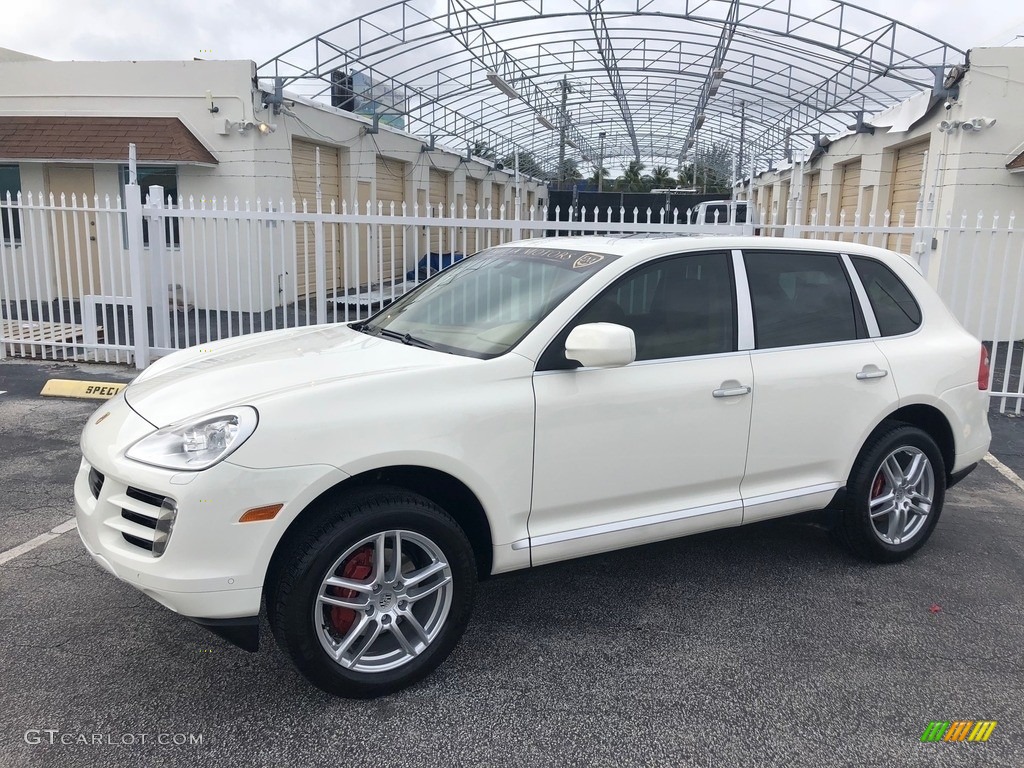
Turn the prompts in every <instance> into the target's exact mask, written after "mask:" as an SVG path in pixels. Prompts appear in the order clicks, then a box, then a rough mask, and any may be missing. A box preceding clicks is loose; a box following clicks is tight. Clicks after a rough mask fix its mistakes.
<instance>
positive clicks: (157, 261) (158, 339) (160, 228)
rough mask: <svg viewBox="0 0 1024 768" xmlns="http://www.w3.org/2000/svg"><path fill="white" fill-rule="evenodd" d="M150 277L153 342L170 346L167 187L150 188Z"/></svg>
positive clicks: (159, 346)
mask: <svg viewBox="0 0 1024 768" xmlns="http://www.w3.org/2000/svg"><path fill="white" fill-rule="evenodd" d="M148 203H149V205H148V210H149V211H150V216H149V262H150V269H149V280H150V296H149V298H150V300H151V301H152V306H153V346H154V347H156V348H157V349H170V348H171V347H173V346H175V345H174V344H171V318H170V314H169V313H168V311H167V309H168V301H167V297H168V293H167V292H168V289H169V286H168V284H167V256H166V250H167V249H166V247H165V243H164V237H165V236H166V232H167V217H166V215H165V214H164V213H163V209H164V188H163V187H161V186H152V187H150V188H149V200H148Z"/></svg>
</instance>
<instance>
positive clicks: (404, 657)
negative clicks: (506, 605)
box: [267, 488, 476, 698]
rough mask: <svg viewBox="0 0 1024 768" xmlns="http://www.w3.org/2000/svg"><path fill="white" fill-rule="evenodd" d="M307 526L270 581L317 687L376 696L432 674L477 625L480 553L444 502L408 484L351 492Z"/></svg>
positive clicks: (274, 609) (279, 634)
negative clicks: (473, 620)
mask: <svg viewBox="0 0 1024 768" xmlns="http://www.w3.org/2000/svg"><path fill="white" fill-rule="evenodd" d="M323 512H325V513H326V514H319V515H317V516H316V517H315V518H314V522H312V523H310V524H307V526H306V528H305V529H304V530H300V533H299V535H298V536H296V537H294V538H293V539H292V540H291V544H290V546H289V547H288V550H287V551H286V552H283V553H282V556H281V564H280V567H279V568H278V569H277V573H276V574H275V577H274V578H273V581H272V583H271V584H270V585H269V590H268V597H267V602H268V614H269V617H270V622H271V628H272V629H273V632H274V636H275V638H276V639H277V641H278V644H279V645H280V646H281V647H282V648H283V649H284V651H285V652H286V653H287V654H288V655H289V656H290V657H291V659H292V661H293V662H294V664H295V665H296V666H297V667H298V669H299V670H300V671H301V672H302V673H303V675H305V676H306V678H307V679H309V680H310V681H311V682H312V683H313V684H314V685H316V686H318V687H320V688H322V689H323V690H325V691H328V692H329V693H333V694H336V695H339V696H346V697H352V698H371V697H375V696H381V695H384V694H387V693H391V692H393V691H397V690H399V689H401V688H404V687H406V686H408V685H411V684H413V683H415V682H416V681H418V680H420V679H422V678H423V677H425V676H426V675H427V674H429V673H430V672H431V671H433V670H434V669H435V668H436V667H437V666H438V665H440V664H441V662H442V661H444V659H445V658H446V657H447V656H448V654H449V653H451V651H452V649H453V648H454V647H455V644H456V643H457V642H458V640H459V638H460V637H461V636H462V633H463V632H464V631H465V628H466V624H467V623H468V621H469V616H470V611H471V608H472V603H473V593H474V589H475V584H476V566H475V563H474V559H473V550H472V547H471V545H470V543H469V541H468V540H467V539H466V536H465V534H464V533H463V531H462V529H461V528H460V527H459V526H458V524H457V523H456V522H455V521H454V520H452V518H451V517H449V516H448V515H447V514H446V513H445V512H444V511H443V510H441V509H440V508H439V507H438V506H437V505H435V504H433V503H431V502H430V501H428V500H427V499H425V498H423V497H421V496H418V495H416V494H412V493H408V492H406V491H403V490H399V489H386V488H380V489H372V490H368V491H363V492H360V493H359V494H357V495H356V496H350V497H347V498H342V499H340V500H339V501H337V502H333V503H332V504H331V507H330V508H328V509H326V510H323Z"/></svg>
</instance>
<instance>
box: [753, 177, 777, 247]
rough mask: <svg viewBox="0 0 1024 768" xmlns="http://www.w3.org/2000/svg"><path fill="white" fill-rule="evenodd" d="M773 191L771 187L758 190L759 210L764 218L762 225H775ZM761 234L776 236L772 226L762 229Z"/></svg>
mask: <svg viewBox="0 0 1024 768" xmlns="http://www.w3.org/2000/svg"><path fill="white" fill-rule="evenodd" d="M773 191H774V188H773V187H770V186H768V187H761V188H760V189H759V190H758V193H757V194H758V198H759V199H758V206H757V207H758V209H759V213H761V215H762V216H763V217H764V219H763V221H762V222H761V223H762V224H766V225H770V224H774V223H775V213H774V211H773V210H772V192H773ZM761 233H762V234H764V235H772V234H774V232H773V231H772V229H771V227H770V226H765V227H762V229H761Z"/></svg>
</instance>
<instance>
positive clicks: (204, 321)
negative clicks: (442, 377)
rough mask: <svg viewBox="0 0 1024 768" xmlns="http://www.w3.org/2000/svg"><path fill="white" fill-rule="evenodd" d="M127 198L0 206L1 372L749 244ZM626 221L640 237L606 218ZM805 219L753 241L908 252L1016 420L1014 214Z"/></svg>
mask: <svg viewBox="0 0 1024 768" xmlns="http://www.w3.org/2000/svg"><path fill="white" fill-rule="evenodd" d="M125 189H126V197H125V200H123V201H122V200H121V199H119V198H118V199H114V200H111V199H110V198H103V199H99V198H98V197H94V198H91V199H88V200H83V199H78V198H74V197H72V198H71V199H70V200H68V199H65V198H61V199H58V200H55V199H53V198H52V196H51V197H47V198H44V197H43V196H42V195H33V194H26V195H24V196H18V197H17V198H13V199H7V200H2V201H0V216H2V217H3V219H4V227H3V231H2V236H0V314H2V319H0V357H2V356H4V355H16V356H26V357H28V356H30V357H41V358H51V359H69V360H83V361H103V362H119V363H134V364H135V365H136V366H137V367H139V368H143V367H145V366H146V365H148V363H149V361H150V359H151V358H152V357H154V356H160V355H163V354H166V353H168V352H170V351H172V350H174V349H181V348H184V347H187V346H192V345H194V344H198V343H203V342H205V341H208V340H216V339H221V338H228V337H233V336H238V335H241V334H246V333H250V332H254V331H260V330H272V329H277V328H283V327H295V326H303V325H310V324H314V323H321V322H328V323H329V322H345V321H351V320H355V319H359V318H363V317H367V316H368V315H369V314H371V313H373V312H375V311H377V310H378V309H379V308H380V307H382V306H383V305H384V304H386V303H387V302H390V301H392V300H394V299H395V298H397V297H398V296H400V295H402V294H403V293H404V292H405V291H407V290H409V289H410V288H413V287H415V286H416V285H418V284H419V283H420V282H421V281H422V280H424V279H426V278H427V277H429V276H430V275H431V274H433V273H434V272H436V271H437V270H438V269H439V268H442V267H443V266H447V265H448V264H450V263H452V262H454V261H455V260H457V259H459V258H461V257H462V255H468V254H470V253H473V252H475V251H477V250H480V249H482V248H486V247H488V246H490V245H494V244H497V243H503V242H508V241H510V240H520V239H523V238H529V237H548V236H553V235H579V234H634V233H655V234H710V233H716V234H726V233H733V234H754V233H755V227H754V225H752V224H739V225H729V224H694V223H689V222H691V221H692V220H693V212H692V211H678V210H675V211H663V210H647V211H642V212H641V211H623V210H619V211H599V210H580V211H575V212H573V213H572V216H571V219H572V220H570V221H547V217H548V211H547V210H546V209H531V210H529V211H524V210H523V209H522V207H521V206H520V204H519V201H516V204H515V205H513V206H510V207H509V209H506V208H504V207H502V208H501V209H499V211H498V215H497V217H495V218H492V217H491V216H490V212H489V211H486V210H484V211H481V210H480V209H479V208H475V209H473V210H469V209H466V208H463V210H461V211H457V210H455V208H454V206H451V207H449V208H448V209H447V210H438V209H437V208H436V207H428V208H426V209H420V208H419V207H417V206H411V207H406V206H401V207H396V206H394V205H387V206H385V205H384V204H381V203H378V204H376V205H372V206H371V205H367V206H365V207H362V208H360V207H358V206H354V205H351V204H349V203H347V202H342V203H341V204H340V206H338V205H337V204H336V203H334V202H330V201H311V202H295V201H283V200H277V201H274V202H273V203H268V202H267V201H261V200H257V201H255V202H253V203H248V202H245V203H243V202H240V201H237V200H233V201H228V200H224V199H220V200H215V199H200V200H198V201H197V200H195V199H194V198H187V199H178V200H165V199H164V197H163V190H161V189H160V188H159V187H152V188H150V190H149V195H148V199H147V202H146V203H145V204H143V203H142V202H141V198H140V196H139V190H138V188H137V187H134V186H132V185H128V186H126V188H125ZM516 212H518V213H519V215H518V216H517V215H516ZM554 213H555V216H554V218H561V214H562V212H561V211H555V212H554ZM916 213H917V216H916V219H915V220H916V221H922V219H923V218H927V216H922V211H921V210H920V206H919V210H918V211H917V212H916ZM630 216H632V218H634V219H640V222H639V223H621V221H608V219H612V218H618V219H620V220H621V219H622V218H627V217H630ZM601 219H604V220H603V221H602V220H601ZM786 219H789V220H790V221H802V220H803V219H804V216H803V212H802V211H800V210H791V211H787V214H786ZM761 220H762V221H763V222H764V221H765V220H764V218H763V216H762V219H761ZM809 220H810V223H809V224H805V225H804V224H792V223H785V222H782V223H780V222H777V221H767V222H765V223H764V224H762V225H761V226H759V227H757V228H756V229H757V231H758V233H759V234H761V235H766V236H769V235H785V236H791V237H802V238H810V239H822V240H844V241H856V242H861V243H866V244H869V245H878V246H882V247H889V248H892V249H894V250H899V251H902V252H904V253H910V254H912V255H913V256H914V258H915V259H917V260H918V262H919V263H920V264H921V265H922V268H923V269H924V271H925V273H926V275H927V276H928V278H929V280H930V281H931V282H932V284H933V285H934V286H935V287H936V288H937V289H938V290H939V292H940V293H941V295H942V296H943V298H944V299H945V301H946V302H947V304H948V305H949V306H950V307H951V308H952V310H953V311H954V313H956V315H957V317H958V318H959V319H960V320H961V322H962V323H963V324H964V325H965V327H967V329H968V330H970V331H971V332H972V333H974V334H975V335H977V336H979V337H980V338H982V339H984V340H986V341H987V342H991V346H992V356H993V381H992V387H991V390H992V393H993V395H994V396H996V397H999V398H1000V401H1001V407H1002V408H1005V407H1006V404H1007V399H1010V400H1013V401H1015V404H1014V407H1015V409H1016V410H1017V412H1020V409H1021V403H1022V400H1024V389H1022V386H1024V384H1022V382H1024V376H1022V373H1024V360H1022V350H1024V343H1022V342H1021V339H1024V308H1022V307H1021V303H1022V302H1021V296H1022V291H1024V229H1018V228H1017V227H1016V226H1015V220H1014V217H1013V215H1010V216H1009V217H1008V218H1005V219H1003V218H1001V217H999V216H998V215H995V214H993V215H992V216H984V215H983V214H981V213H977V214H975V215H972V216H968V215H967V214H966V213H965V214H963V215H962V216H961V217H960V218H959V220H953V219H952V218H950V219H948V220H947V221H945V222H942V224H941V226H907V225H906V224H905V220H904V218H903V216H902V215H901V216H897V217H896V218H895V220H891V219H890V217H889V216H888V215H887V214H886V215H885V216H883V217H882V218H881V220H879V221H876V220H875V219H874V217H866V220H863V221H862V220H861V217H860V216H859V215H855V216H854V217H853V221H852V222H848V221H847V220H846V218H845V216H843V217H840V219H839V220H838V221H837V222H835V223H833V222H831V221H830V220H829V218H828V217H827V216H826V217H824V218H823V219H822V220H821V223H818V218H817V216H816V215H815V214H814V213H813V212H812V215H811V216H810V218H809ZM160 235H162V236H160Z"/></svg>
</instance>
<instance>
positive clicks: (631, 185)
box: [615, 160, 645, 192]
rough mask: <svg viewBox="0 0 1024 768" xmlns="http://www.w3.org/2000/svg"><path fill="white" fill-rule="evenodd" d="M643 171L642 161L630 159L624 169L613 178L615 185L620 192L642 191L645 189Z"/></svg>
mask: <svg viewBox="0 0 1024 768" xmlns="http://www.w3.org/2000/svg"><path fill="white" fill-rule="evenodd" d="M643 171H644V164H643V163H641V162H640V161H639V160H630V161H629V165H628V166H627V167H626V170H625V171H623V172H622V175H621V176H620V177H619V178H618V179H616V180H615V185H616V186H617V187H618V188H619V191H621V192H643V191H645V190H644V179H643Z"/></svg>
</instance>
